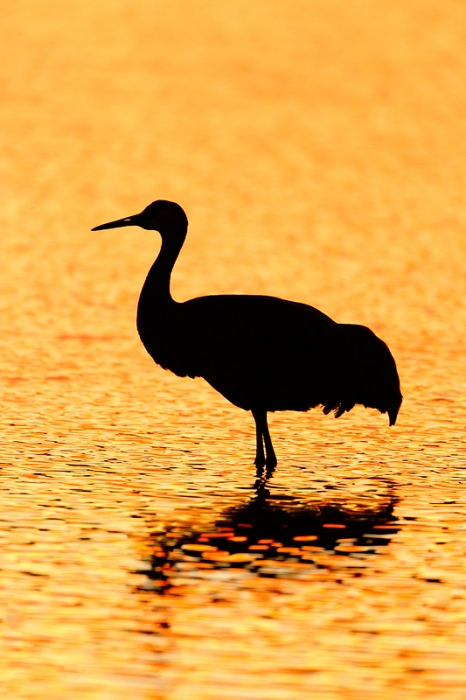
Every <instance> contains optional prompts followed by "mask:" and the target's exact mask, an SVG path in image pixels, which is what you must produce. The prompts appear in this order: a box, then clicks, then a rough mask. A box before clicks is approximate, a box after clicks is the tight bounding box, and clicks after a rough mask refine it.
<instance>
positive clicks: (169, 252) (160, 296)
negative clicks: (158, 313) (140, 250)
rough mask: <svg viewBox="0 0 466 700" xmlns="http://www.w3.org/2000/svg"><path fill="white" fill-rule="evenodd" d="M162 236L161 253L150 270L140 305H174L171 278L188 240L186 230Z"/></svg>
mask: <svg viewBox="0 0 466 700" xmlns="http://www.w3.org/2000/svg"><path fill="white" fill-rule="evenodd" d="M161 235H162V246H161V248H160V252H159V254H158V256H157V258H156V260H155V262H154V264H153V265H152V267H151V269H150V270H149V274H148V275H147V278H146V281H145V283H144V286H143V288H142V292H141V297H140V301H139V303H140V304H142V305H146V304H148V305H150V307H152V308H153V307H154V305H167V304H170V303H174V301H173V299H172V296H171V292H170V278H171V273H172V270H173V267H174V265H175V262H176V260H177V258H178V255H179V253H180V250H181V248H182V246H183V243H184V239H185V238H186V230H184V231H181V230H180V231H170V234H169V235H164V234H163V233H161Z"/></svg>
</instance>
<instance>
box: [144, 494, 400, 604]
mask: <svg viewBox="0 0 466 700" xmlns="http://www.w3.org/2000/svg"><path fill="white" fill-rule="evenodd" d="M396 504H397V498H396V497H395V496H394V495H393V494H388V495H387V496H385V498H379V499H378V503H377V504H376V505H374V504H373V505H371V506H366V505H361V503H360V502H359V503H355V502H344V503H342V502H338V501H336V500H330V499H329V500H322V501H312V502H308V503H305V502H303V499H302V497H301V496H300V497H295V496H293V495H290V494H286V493H273V494H272V493H271V492H270V491H269V489H268V488H267V484H266V483H265V482H263V481H261V480H259V482H258V485H257V490H256V492H255V495H254V497H253V498H251V499H250V500H249V501H248V502H247V503H245V504H243V505H240V506H236V507H233V508H229V509H226V510H225V511H223V513H222V515H221V516H220V518H218V519H217V520H216V521H215V522H213V523H212V525H211V526H207V527H205V526H204V529H202V531H201V530H199V529H198V528H196V527H195V526H193V527H191V528H189V526H187V524H186V523H183V524H182V525H181V524H180V525H179V526H178V525H176V526H174V527H171V528H167V529H166V530H165V531H163V532H157V533H156V534H154V535H153V540H152V555H151V557H150V560H149V561H148V562H146V563H148V564H149V568H146V569H144V570H143V571H141V572H140V573H144V574H145V575H147V576H148V577H149V579H150V584H149V585H150V588H152V589H153V590H155V591H159V592H161V593H162V592H168V591H169V590H170V589H171V586H172V580H173V579H174V578H177V579H178V580H179V578H180V577H183V578H186V577H188V578H199V577H206V576H209V574H211V573H212V572H215V571H218V570H225V569H231V570H234V569H243V570H247V571H248V572H249V573H250V574H252V575H254V574H255V575H257V576H268V577H270V576H272V577H273V576H275V577H281V576H286V577H287V578H290V577H291V578H292V577H297V578H302V577H303V576H305V575H306V574H311V575H312V572H314V573H315V571H316V569H330V570H332V569H334V568H337V569H338V570H341V569H346V570H347V573H348V574H349V575H350V576H360V575H361V570H363V569H364V568H365V567H366V566H367V563H366V562H367V560H368V559H371V558H373V557H374V556H375V555H377V554H381V552H382V551H383V550H382V549H381V548H384V547H387V545H389V543H390V541H391V538H392V536H393V535H394V534H396V533H397V532H398V531H399V529H400V525H399V523H398V521H397V519H396V518H395V516H394V508H395V506H396ZM329 555H333V556H329ZM232 573H233V571H232ZM244 573H246V571H245V572H244Z"/></svg>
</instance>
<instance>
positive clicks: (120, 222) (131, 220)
mask: <svg viewBox="0 0 466 700" xmlns="http://www.w3.org/2000/svg"><path fill="white" fill-rule="evenodd" d="M138 219H139V214H135V215H134V216H127V217H126V219H117V220H116V221H110V222H109V223H108V224H101V225H100V226H94V228H91V231H102V230H103V229H104V228H121V227H122V226H139V223H138Z"/></svg>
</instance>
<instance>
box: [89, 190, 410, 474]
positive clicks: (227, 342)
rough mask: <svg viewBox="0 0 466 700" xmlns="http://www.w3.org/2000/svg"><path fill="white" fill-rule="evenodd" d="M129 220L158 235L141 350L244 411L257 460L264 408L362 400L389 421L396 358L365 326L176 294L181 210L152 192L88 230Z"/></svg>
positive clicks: (144, 297)
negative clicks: (127, 212)
mask: <svg viewBox="0 0 466 700" xmlns="http://www.w3.org/2000/svg"><path fill="white" fill-rule="evenodd" d="M130 225H140V226H142V227H143V228H148V229H149V228H150V229H155V230H158V231H159V232H160V233H161V236H162V247H161V250H160V253H159V255H158V257H157V259H156V261H155V262H154V264H153V266H152V267H151V269H150V271H149V274H148V276H147V278H146V281H145V283H144V286H143V288H142V291H141V296H140V299H139V303H138V312H137V327H138V332H139V335H140V337H141V340H142V342H143V344H144V346H145V348H146V350H147V352H148V353H149V354H150V355H151V357H152V358H153V359H154V361H155V362H156V363H157V364H159V365H160V366H161V367H163V368H164V369H168V370H171V371H172V372H174V373H175V374H176V375H178V376H180V377H186V376H188V377H193V378H194V377H203V378H204V379H205V380H206V381H207V382H208V383H209V384H210V385H211V386H212V387H214V389H216V390H217V391H218V392H220V393H221V394H222V395H223V396H225V398H226V399H228V400H229V401H230V402H231V403H233V404H234V405H235V406H238V407H239V408H242V409H244V410H250V411H252V413H253V415H254V418H255V420H256V439H257V444H256V464H257V465H258V467H259V468H260V467H262V465H263V463H264V462H265V463H266V464H267V466H268V467H270V468H273V467H274V466H275V464H276V458H275V453H274V451H273V447H272V443H271V440H270V436H269V433H268V427H267V412H268V411H283V410H294V411H307V410H308V409H310V408H315V407H317V406H319V405H321V406H322V407H323V410H324V412H325V413H329V412H330V411H334V412H335V415H336V417H339V416H341V415H342V414H343V413H344V412H345V411H350V410H351V409H352V408H353V407H354V406H355V404H362V405H363V406H366V407H370V408H376V409H378V410H379V411H380V412H381V413H388V415H389V421H390V425H393V424H394V423H395V421H396V417H397V414H398V410H399V407H400V405H401V401H402V396H401V393H400V385H399V378H398V373H397V370H396V365H395V361H394V359H393V357H392V355H391V353H390V350H389V349H388V347H387V346H386V344H385V343H384V342H383V341H382V340H380V338H378V337H377V336H376V335H375V334H374V333H373V332H372V331H371V330H370V329H369V328H366V327H365V326H358V325H351V324H338V323H336V322H335V321H333V320H332V319H331V318H330V317H329V316H326V315H325V314H324V313H322V312H321V311H319V310H317V309H315V308H313V307H312V306H307V305H306V304H302V303H299V302H293V301H287V300H284V299H279V298H276V297H270V296H254V295H251V296H249V295H218V296H204V297H198V298H195V299H190V300H189V301H186V302H184V303H177V302H176V301H174V300H173V298H172V297H171V294H170V274H171V271H172V269H173V266H174V264H175V262H176V259H177V256H178V254H179V251H180V250H181V247H182V245H183V243H184V239H185V236H186V231H187V219H186V215H185V214H184V212H183V210H182V209H181V207H179V206H178V205H176V204H174V203H172V202H165V201H163V200H159V201H158V202H153V203H152V204H151V205H149V207H147V208H146V209H145V210H144V211H143V212H142V213H141V214H137V215H135V216H133V217H128V218H127V219H120V220H118V221H115V222H110V223H109V224H103V225H102V226H98V227H96V228H95V229H93V230H98V229H101V228H112V227H117V226H130ZM262 441H264V443H265V447H266V452H267V460H265V459H264V453H263V444H262Z"/></svg>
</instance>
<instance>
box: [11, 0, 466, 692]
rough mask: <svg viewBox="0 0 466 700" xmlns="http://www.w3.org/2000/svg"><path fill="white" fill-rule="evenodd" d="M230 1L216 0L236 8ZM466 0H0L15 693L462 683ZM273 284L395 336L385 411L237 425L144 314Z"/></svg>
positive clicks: (417, 687) (282, 292)
mask: <svg viewBox="0 0 466 700" xmlns="http://www.w3.org/2000/svg"><path fill="white" fill-rule="evenodd" d="M220 5H221V6H220ZM465 27H466V8H465V7H464V4H463V3H461V2H459V0H451V2H445V3H442V6H441V7H440V6H439V4H438V3H437V2H434V0H423V2H422V3H421V2H417V1H416V0H403V2H401V0H394V1H393V2H391V3H389V4H383V3H382V4H378V5H377V7H376V6H375V5H374V3H369V2H367V1H366V0H354V2H352V3H351V4H350V5H346V4H344V3H341V2H339V1H338V0H312V1H311V2H309V1H308V0H288V2H287V3H281V2H278V0H268V2H261V1H259V0H258V1H257V2H255V3H254V4H253V6H251V3H247V2H246V1H245V0H232V1H231V2H229V3H224V4H219V3H216V2H214V0H207V1H206V0H203V1H202V2H201V1H200V0H189V1H188V0H175V1H173V0H170V2H168V0H166V1H165V0H157V1H155V2H154V0H152V1H151V2H149V0H133V2H129V0H113V2H112V3H110V2H106V1H104V0H101V2H99V3H98V4H96V3H92V2H90V0H83V1H82V2H80V3H79V5H76V4H75V3H71V2H60V3H58V2H56V0H48V2H43V0H41V1H40V2H39V0H28V2H27V3H26V2H22V1H21V0H19V1H18V2H16V3H14V4H10V5H9V6H8V7H7V6H5V7H4V8H3V10H2V23H1V26H0V32H1V41H0V51H1V53H2V66H4V69H3V77H2V97H3V99H2V106H1V108H0V121H1V129H0V138H1V139H2V151H1V152H2V157H1V161H0V177H1V179H2V195H3V196H2V200H3V204H2V208H1V212H0V216H1V218H2V224H3V226H2V231H3V234H2V242H1V247H2V251H1V252H2V260H3V266H2V268H3V276H2V284H3V294H2V314H1V321H2V333H1V355H0V380H1V383H2V389H3V392H2V395H3V425H2V428H1V432H2V435H1V439H2V447H3V449H2V453H1V477H2V491H1V495H0V538H1V545H2V546H1V549H0V552H1V553H0V568H1V577H0V600H1V605H0V635H1V645H2V646H1V648H2V653H1V654H0V688H1V689H2V693H3V696H4V697H7V698H14V699H16V698H18V699H23V698H25V699H26V698H27V699H31V700H39V699H40V700H42V699H44V700H45V699H47V700H50V699H53V700H54V699H57V700H58V699H60V700H61V699H62V698H64V697H66V698H73V699H75V698H76V700H81V699H83V700H84V699H86V700H88V699H89V700H94V699H98V700H104V699H105V700H107V699H108V700H118V699H119V698H127V697H128V695H129V694H130V693H131V694H132V695H133V696H134V697H137V698H138V699H139V698H140V699H141V700H142V699H144V700H145V699H150V700H159V699H160V700H181V699H183V700H184V699H185V698H192V699H193V700H210V699H212V700H218V699H219V698H222V700H223V699H224V698H225V699H229V698H235V699H236V698H238V699H239V698H241V699H247V700H252V699H253V698H254V699H255V698H260V699H263V700H275V699H278V700H295V699H296V700H298V699H299V700H301V699H302V700H304V699H306V700H307V698H309V697H313V698H323V699H325V700H327V699H330V700H333V699H334V698H335V699H340V698H345V699H346V698H348V699H349V700H352V699H353V698H354V699H356V698H359V697H360V696H361V692H363V693H364V697H366V698H370V699H372V698H373V699H377V700H378V699H379V698H380V699H382V698H383V699H385V698H400V697H403V698H408V699H411V698H421V697H422V698H424V697H431V698H436V699H437V698H448V699H450V698H452V699H453V698H455V699H457V698H464V694H465V687H466V671H465V670H464V657H465V653H466V633H465V629H466V627H465V622H466V589H465V573H466V566H465V563H464V562H465V551H466V519H465V515H466V497H465V495H464V482H465V480H466V472H465V468H466V450H465V442H464V421H465V415H466V405H465V403H466V401H465V398H464V397H465V389H466V378H465V377H466V373H465V370H466V355H465V342H464V328H465V327H466V304H465V299H466V282H465V275H464V267H465V265H464V262H465V259H466V238H465V235H464V230H465V224H466V206H465V199H464V192H465V191H466V188H465V185H466V182H465V181H466V172H465V168H464V162H465V155H466V154H465V149H466V146H465V144H466V139H465V128H464V108H465V104H464V102H465V98H464V83H465V79H466V56H465V54H464V40H465V36H464V35H465ZM159 197H163V198H167V199H174V200H175V201H179V202H180V203H181V204H182V205H183V206H184V207H185V209H186V211H187V213H188V216H189V219H190V231H189V236H188V239H187V242H186V246H185V249H184V250H183V252H182V255H181V257H180V259H179V261H178V263H177V267H176V270H175V273H174V276H173V294H174V296H175V298H176V299H178V300H183V299H188V298H190V297H192V296H197V295H202V294H206V293H207V294H208V293H240V292H241V293H265V294H273V295H278V296H284V297H287V298H291V299H296V300H299V301H304V302H307V303H310V304H313V305H315V306H317V307H318V308H320V309H322V310H323V311H325V312H326V313H328V314H329V315H331V316H332V317H333V318H335V319H336V320H338V321H341V322H347V323H352V322H358V323H365V324H367V325H369V326H370V327H371V328H373V329H374V330H375V331H376V332H377V333H378V334H379V335H380V336H381V337H382V338H383V339H384V340H386V342H387V343H388V344H389V345H390V347H391V348H392V350H393V353H394V355H395V357H396V359H397V362H398V366H399V371H400V375H401V379H402V390H403V393H404V396H405V402H404V404H403V406H402V409H401V412H400V416H399V419H398V423H397V425H396V426H395V427H394V428H392V429H389V428H388V425H387V420H386V416H380V415H379V414H377V413H376V412H373V411H368V410H363V409H361V408H357V409H355V410H354V411H353V412H352V413H351V414H346V415H345V416H343V417H342V418H340V419H339V420H337V421H335V420H333V419H332V418H330V417H325V416H323V415H322V414H320V413H319V412H317V411H313V412H310V413H309V414H305V415H304V414H297V413H281V414H276V415H273V416H271V418H270V427H271V432H272V436H273V438H274V444H275V446H276V450H277V455H278V460H279V466H278V468H277V470H276V472H275V473H274V474H273V475H272V477H271V478H269V479H265V478H262V479H257V478H256V475H255V470H254V468H253V464H252V461H253V453H254V430H253V421H252V418H251V416H249V415H247V414H246V413H244V412H242V411H239V410H238V409H236V408H234V407H232V406H230V405H229V404H228V403H227V402H226V401H225V400H224V399H223V398H222V397H221V396H219V395H218V394H216V393H215V392H214V391H213V390H212V389H211V388H210V387H209V386H207V385H206V384H205V383H204V382H202V381H200V380H195V381H191V380H188V379H179V378H177V377H174V376H172V375H170V374H168V373H166V372H164V371H163V370H161V369H159V368H157V367H156V366H155V365H154V364H153V363H152V361H151V359H150V358H149V357H148V356H147V355H146V354H145V351H144V349H143V348H142V346H141V344H140V342H139V340H138V337H137V333H136V330H135V327H134V315H135V305H136V302H137V296H138V292H139V289H140V287H141V285H142V282H143V279H144V275H145V273H146V271H147V269H148V267H149V265H150V263H151V261H152V259H153V257H154V256H155V254H156V252H157V250H158V240H157V239H156V235H155V234H152V233H148V232H146V231H142V230H140V229H125V230H122V231H102V232H99V234H95V233H91V232H90V228H91V227H92V226H95V225H97V224H99V223H102V222H104V221H108V220H111V219H114V218H117V217H120V216H125V215H128V214H132V213H135V212H136V211H139V210H140V209H142V208H143V207H144V206H145V205H146V204H147V203H148V202H149V201H151V200H152V199H155V198H159Z"/></svg>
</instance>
